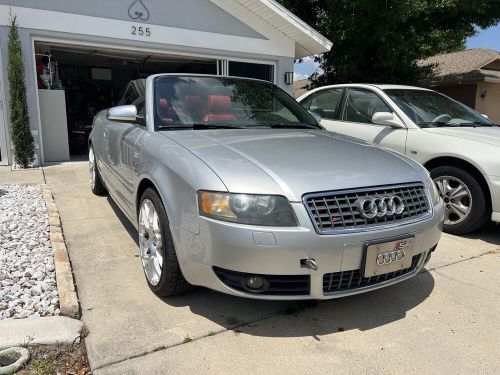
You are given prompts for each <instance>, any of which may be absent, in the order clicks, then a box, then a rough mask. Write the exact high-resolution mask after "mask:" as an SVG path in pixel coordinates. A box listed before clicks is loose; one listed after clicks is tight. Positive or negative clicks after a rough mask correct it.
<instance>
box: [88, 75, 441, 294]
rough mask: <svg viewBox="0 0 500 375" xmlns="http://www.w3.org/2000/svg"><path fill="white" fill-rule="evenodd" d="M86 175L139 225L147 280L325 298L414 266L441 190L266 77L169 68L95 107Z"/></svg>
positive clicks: (424, 257) (171, 290)
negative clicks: (319, 116) (339, 129)
mask: <svg viewBox="0 0 500 375" xmlns="http://www.w3.org/2000/svg"><path fill="white" fill-rule="evenodd" d="M89 164H90V176H91V178H90V182H91V188H92V191H93V192H94V193H95V194H106V193H109V194H110V196H111V197H112V199H113V200H114V201H115V202H116V204H117V205H118V206H119V207H120V209H121V210H122V211H123V213H124V214H125V215H126V216H127V217H128V219H129V220H130V221H131V222H132V223H133V224H134V225H136V227H137V230H138V239H139V252H140V262H141V266H142V267H143V269H144V274H145V278H146V281H147V284H148V285H149V287H150V288H151V290H152V291H153V292H154V293H156V294H157V295H159V296H163V297H169V296H175V295H179V294H182V293H185V292H187V291H188V290H190V289H191V288H192V286H194V285H199V286H204V287H208V288H211V289H214V290H217V291H220V292H224V293H228V294H232V295H236V296H242V297H250V298H259V299H277V300H279V299H280V300H285V299H293V300H300V299H328V298H335V297H341V296H346V295H351V294H356V293H361V292H365V291H370V290H373V289H377V288H381V287H385V286H389V285H391V284H395V283H398V282H401V281H403V280H406V279H409V278H411V277H412V276H415V275H416V274H417V273H418V272H419V271H420V270H421V269H422V268H423V267H424V265H425V264H426V262H428V261H429V259H430V256H431V253H432V252H433V251H434V250H435V249H436V246H437V244H438V241H439V239H440V237H441V231H442V227H443V220H444V215H443V202H442V200H441V198H440V195H439V192H438V191H437V189H436V186H435V184H434V183H433V181H432V179H431V178H430V176H429V173H428V172H427V171H426V170H425V169H424V168H423V167H422V166H421V165H419V164H418V163H416V162H414V161H412V160H411V159H410V158H408V157H406V156H404V155H401V154H399V153H396V152H392V151H388V150H385V149H382V148H380V147H378V146H375V145H373V144H370V143H366V142H363V141H359V140H356V139H354V138H350V137H348V136H341V135H338V134H335V133H330V132H327V131H325V130H324V129H322V128H321V126H320V125H318V123H317V121H316V119H315V118H314V117H313V116H312V115H311V113H309V112H308V111H307V110H305V109H304V108H303V107H302V106H300V105H299V104H298V103H297V102H296V101H295V100H294V99H293V98H292V97H291V96H290V95H288V94H287V93H286V92H285V91H283V90H282V89H280V88H279V87H277V86H276V85H274V84H271V83H269V82H264V81H259V80H253V79H243V78H233V77H221V76H205V75H179V74H161V75H154V76H150V77H149V78H147V79H146V80H137V81H134V82H132V83H131V84H130V85H129V88H128V89H127V91H126V93H125V95H124V96H123V99H122V101H121V103H120V105H119V106H117V107H113V108H110V109H107V110H103V111H101V112H99V113H98V114H97V116H96V117H95V119H94V124H93V129H92V132H91V135H90V139H89Z"/></svg>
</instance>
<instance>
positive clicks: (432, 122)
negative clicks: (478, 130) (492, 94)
mask: <svg viewBox="0 0 500 375" xmlns="http://www.w3.org/2000/svg"><path fill="white" fill-rule="evenodd" d="M384 91H385V93H386V94H387V95H388V96H389V97H390V98H391V99H392V100H393V101H394V102H395V103H396V104H397V105H398V106H399V108H401V109H402V110H403V112H404V113H405V114H406V115H407V116H408V117H409V118H411V119H412V120H413V122H415V123H416V124H417V125H419V126H420V127H439V126H494V124H493V123H492V122H491V121H490V120H488V119H487V118H486V117H484V116H481V115H480V114H479V113H477V112H475V111H473V110H472V109H470V108H469V107H467V106H465V105H463V104H461V103H459V102H456V101H455V100H453V99H450V98H448V97H447V96H444V95H442V94H440V93H438V92H435V91H427V90H411V89H387V90H384Z"/></svg>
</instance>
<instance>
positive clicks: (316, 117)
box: [309, 111, 323, 123]
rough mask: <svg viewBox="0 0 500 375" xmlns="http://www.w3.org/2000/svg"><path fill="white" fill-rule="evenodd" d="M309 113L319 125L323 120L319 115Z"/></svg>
mask: <svg viewBox="0 0 500 375" xmlns="http://www.w3.org/2000/svg"><path fill="white" fill-rule="evenodd" d="M309 113H310V114H311V115H312V116H313V117H314V118H315V119H316V121H318V123H320V122H321V120H322V119H323V118H322V117H321V115H320V114H319V113H317V112H313V111H309Z"/></svg>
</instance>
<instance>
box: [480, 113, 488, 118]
mask: <svg viewBox="0 0 500 375" xmlns="http://www.w3.org/2000/svg"><path fill="white" fill-rule="evenodd" d="M481 116H483V117H484V118H487V119H489V117H488V115H485V114H484V113H481Z"/></svg>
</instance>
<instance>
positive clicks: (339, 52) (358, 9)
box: [279, 0, 500, 86]
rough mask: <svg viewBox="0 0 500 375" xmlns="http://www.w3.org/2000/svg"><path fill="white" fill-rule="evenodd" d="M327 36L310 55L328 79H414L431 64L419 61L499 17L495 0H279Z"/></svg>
mask: <svg viewBox="0 0 500 375" xmlns="http://www.w3.org/2000/svg"><path fill="white" fill-rule="evenodd" d="M279 1H280V2H281V3H282V4H283V5H284V6H285V7H287V8H288V9H289V10H291V11H292V12H293V13H295V14H296V15H297V16H299V17H300V18H302V19H303V20H304V21H306V22H307V23H308V24H310V25H311V26H313V27H314V28H315V29H316V30H318V31H319V32H320V33H322V34H323V35H324V36H326V37H327V38H328V39H330V40H331V41H332V43H333V47H332V49H331V51H330V52H328V53H325V54H324V55H322V56H317V57H316V58H315V59H316V61H317V62H319V64H320V67H321V68H322V70H323V71H324V74H322V75H319V74H314V75H313V76H312V77H311V78H312V81H313V83H312V85H313V86H321V85H325V84H332V83H352V82H370V83H398V84H418V83H419V82H420V81H421V80H422V79H423V78H426V77H428V76H429V75H430V74H432V67H430V66H427V67H424V66H419V64H418V60H420V59H424V58H427V57H430V56H434V55H437V54H440V53H447V52H452V51H457V50H461V49H464V48H465V40H466V38H468V37H470V36H473V35H474V34H475V33H476V30H477V27H479V28H483V29H484V28H487V27H490V26H493V25H496V24H497V23H498V22H499V20H500V0H470V1H462V0H279Z"/></svg>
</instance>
